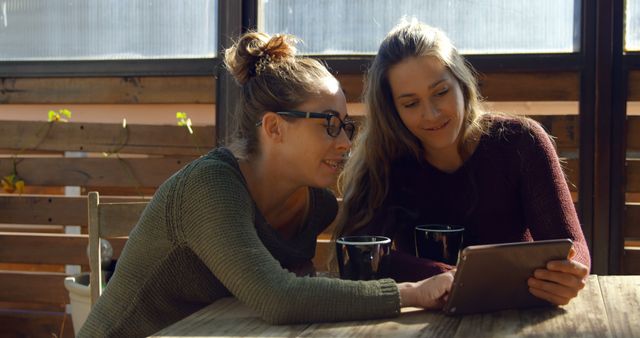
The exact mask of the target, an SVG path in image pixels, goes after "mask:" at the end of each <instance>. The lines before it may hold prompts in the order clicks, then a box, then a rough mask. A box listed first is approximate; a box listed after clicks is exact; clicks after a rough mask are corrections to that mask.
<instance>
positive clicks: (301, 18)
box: [259, 0, 580, 54]
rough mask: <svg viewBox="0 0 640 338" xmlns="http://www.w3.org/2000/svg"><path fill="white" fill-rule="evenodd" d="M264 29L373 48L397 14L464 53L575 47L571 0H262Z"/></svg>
mask: <svg viewBox="0 0 640 338" xmlns="http://www.w3.org/2000/svg"><path fill="white" fill-rule="evenodd" d="M261 1H262V2H261V7H262V9H263V11H264V16H263V18H264V20H262V22H259V27H260V29H261V30H264V31H266V32H269V33H279V32H286V33H290V34H294V35H296V36H298V37H299V38H301V39H302V40H303V41H304V43H303V44H301V45H300V46H299V48H300V50H301V51H302V52H303V53H306V54H374V53H375V52H376V50H377V47H378V44H379V43H380V41H381V40H382V38H384V36H385V34H386V33H387V32H388V31H389V30H390V29H391V28H392V27H393V26H395V25H396V24H397V23H398V22H399V20H400V18H402V17H403V16H405V15H407V16H411V17H416V18H417V19H419V20H421V21H423V22H425V23H428V24H430V25H432V26H435V27H439V28H441V29H442V30H444V31H445V32H446V33H447V35H448V36H449V37H450V38H451V39H452V40H453V43H454V44H455V45H456V46H457V47H458V48H459V49H460V51H461V52H462V53H465V54H502V53H507V54H511V53H572V52H576V51H578V50H579V42H580V31H579V23H580V1H578V0H537V1H530V0H468V1H424V0H403V1H398V0H373V1H372V0H349V1H344V0H261Z"/></svg>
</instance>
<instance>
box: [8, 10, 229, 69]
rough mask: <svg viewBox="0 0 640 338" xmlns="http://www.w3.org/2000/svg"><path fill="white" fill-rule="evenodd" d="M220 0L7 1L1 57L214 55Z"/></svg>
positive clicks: (80, 57)
mask: <svg viewBox="0 0 640 338" xmlns="http://www.w3.org/2000/svg"><path fill="white" fill-rule="evenodd" d="M216 15H217V0H189V1H172V0H127V1H122V0H46V1H43V0H8V1H2V3H1V4H0V46H2V48H0V61H18V60H25V61H32V60H33V61H35V60H43V61H44V60H114V59H117V60H140V59H168V58H171V59H173V58H209V57H214V56H215V51H216V47H215V46H216V31H217V28H216Z"/></svg>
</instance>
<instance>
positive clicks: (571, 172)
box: [561, 159, 580, 191]
mask: <svg viewBox="0 0 640 338" xmlns="http://www.w3.org/2000/svg"><path fill="white" fill-rule="evenodd" d="M561 163H562V168H563V170H564V174H565V176H566V178H567V184H569V190H571V191H578V189H579V188H580V187H579V183H580V162H579V161H578V159H562V162H561Z"/></svg>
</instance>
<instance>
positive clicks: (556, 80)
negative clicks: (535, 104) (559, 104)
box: [478, 72, 580, 101]
mask: <svg viewBox="0 0 640 338" xmlns="http://www.w3.org/2000/svg"><path fill="white" fill-rule="evenodd" d="M478 79H479V83H480V91H481V93H482V96H484V98H485V100H487V101H578V100H579V98H580V74H579V73H577V72H553V73H540V72H535V73H533V72H532V73H484V74H480V76H479V77H478Z"/></svg>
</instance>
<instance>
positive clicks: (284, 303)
mask: <svg viewBox="0 0 640 338" xmlns="http://www.w3.org/2000/svg"><path fill="white" fill-rule="evenodd" d="M212 162H213V163H212ZM183 181H184V182H182V184H180V187H179V188H178V189H179V190H181V191H177V192H176V198H177V200H178V201H179V202H178V203H177V205H175V206H173V209H174V210H171V211H169V212H170V213H174V214H176V215H177V217H176V218H177V219H175V220H174V222H175V223H176V225H175V227H176V228H177V229H179V230H178V231H177V232H178V233H181V235H182V236H183V238H184V240H185V244H186V245H188V246H189V247H190V248H191V249H192V250H193V252H194V253H195V254H196V255H197V256H198V257H199V258H200V259H201V260H202V261H203V262H204V264H206V265H207V266H208V268H209V269H210V270H211V272H212V273H213V275H214V276H215V277H216V278H217V279H219V280H220V281H221V283H222V284H223V285H225V287H226V288H227V289H228V290H229V291H230V292H231V293H232V294H233V295H234V296H235V297H237V298H238V299H239V300H240V301H242V302H243V303H245V304H247V305H248V306H249V307H251V308H252V309H254V310H255V311H256V312H258V313H259V314H260V315H261V317H262V318H263V319H264V320H266V321H268V322H270V323H274V324H290V323H302V322H322V321H341V320H362V319H371V318H382V317H390V316H395V315H397V314H398V313H399V307H400V305H399V302H400V300H399V298H400V297H399V292H398V288H397V286H396V285H395V283H394V281H393V280H391V279H385V280H379V281H367V282H362V281H359V282H354V281H344V280H338V279H329V278H310V277H297V276H295V274H293V273H290V272H288V271H287V270H285V269H283V268H282V267H281V266H280V264H279V262H278V261H277V260H276V259H275V258H273V256H271V255H270V253H269V252H268V250H267V249H266V248H265V246H264V245H263V243H262V242H261V240H260V239H259V237H258V235H257V233H256V230H255V227H254V218H253V210H254V209H253V208H254V206H253V202H252V200H251V198H250V195H249V193H248V192H247V190H246V188H245V186H244V184H243V183H242V178H241V174H240V173H239V172H238V171H237V170H235V169H234V168H232V167H231V166H230V165H228V164H226V163H222V162H216V161H209V163H207V162H204V164H203V165H200V166H199V167H196V168H194V169H193V171H192V172H191V173H190V174H189V175H188V177H187V178H186V179H184V180H183ZM176 208H177V209H176Z"/></svg>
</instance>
